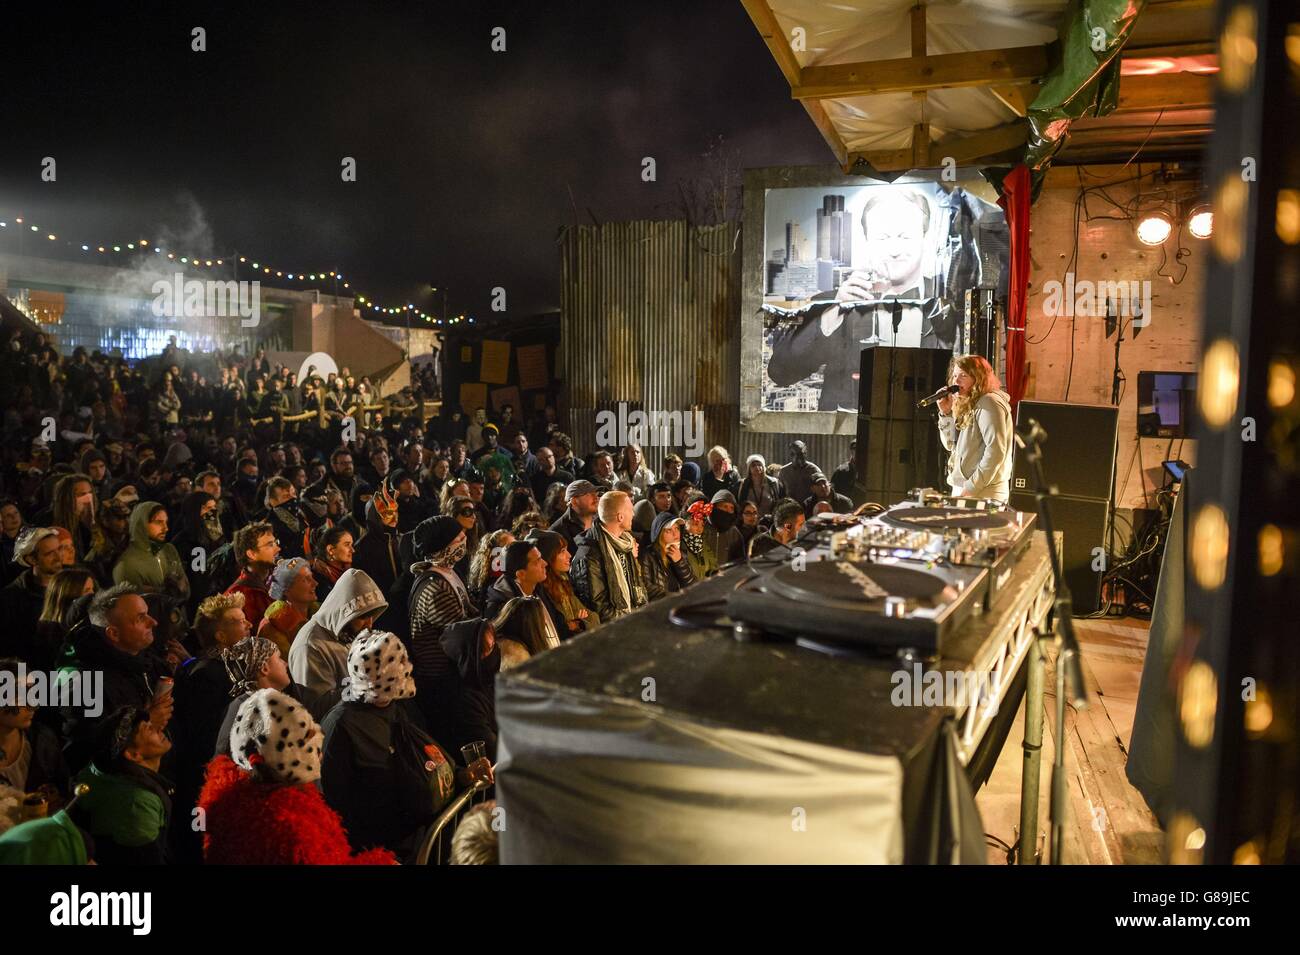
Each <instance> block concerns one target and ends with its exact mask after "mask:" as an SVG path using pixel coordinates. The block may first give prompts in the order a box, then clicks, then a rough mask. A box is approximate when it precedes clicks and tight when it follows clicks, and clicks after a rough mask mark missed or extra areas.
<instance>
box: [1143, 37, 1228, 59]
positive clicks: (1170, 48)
mask: <svg viewBox="0 0 1300 955" xmlns="http://www.w3.org/2000/svg"><path fill="white" fill-rule="evenodd" d="M1217 50H1218V46H1217V44H1216V43H1215V41H1213V40H1203V41H1199V42H1196V43H1157V44H1153V45H1151V46H1132V45H1126V46H1125V47H1124V49H1122V50H1120V56H1122V57H1124V58H1125V59H1126V60H1131V59H1136V58H1143V57H1175V56H1205V55H1206V54H1207V53H1214V52H1216V51H1217Z"/></svg>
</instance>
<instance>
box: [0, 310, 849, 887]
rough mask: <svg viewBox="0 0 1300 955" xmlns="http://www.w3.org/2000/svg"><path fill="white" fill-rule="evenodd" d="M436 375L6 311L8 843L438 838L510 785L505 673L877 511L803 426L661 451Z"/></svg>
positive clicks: (325, 842) (307, 859)
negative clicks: (824, 522) (525, 410)
mask: <svg viewBox="0 0 1300 955" xmlns="http://www.w3.org/2000/svg"><path fill="white" fill-rule="evenodd" d="M415 382H416V383H415V384H414V385H413V386H412V387H410V388H407V389H404V390H402V391H400V392H398V393H397V394H395V395H393V396H392V397H390V398H387V399H384V400H380V399H379V398H377V397H376V396H375V389H374V388H373V387H371V384H370V383H369V382H368V381H366V380H365V379H361V380H360V381H358V380H356V379H354V378H353V376H352V375H350V374H349V373H348V371H347V369H343V370H341V371H340V372H339V373H338V374H330V375H325V376H318V375H315V374H310V373H309V374H308V376H307V380H306V381H303V382H301V383H299V382H298V381H297V380H296V379H295V375H294V373H293V372H292V371H291V370H289V369H287V368H285V367H282V366H276V367H271V365H270V362H269V361H268V360H267V358H266V356H265V354H264V353H262V352H258V353H256V354H254V355H252V356H241V355H240V354H238V353H237V352H235V353H220V352H218V353H215V354H203V355H197V354H190V353H188V352H186V351H184V350H182V349H180V348H179V347H177V346H176V344H175V342H174V341H173V342H172V343H170V344H169V345H168V347H167V349H166V350H165V351H164V352H163V353H162V355H160V356H157V357H156V358H154V359H149V360H146V361H144V362H141V363H139V364H137V365H134V366H133V365H131V364H129V363H127V362H125V361H123V360H122V359H121V358H120V357H115V356H108V355H104V354H102V353H99V352H94V353H87V352H86V351H85V350H84V349H76V350H75V351H74V352H73V353H72V354H71V355H67V356H64V355H60V354H59V353H58V351H57V350H56V349H54V348H53V347H51V345H50V344H49V343H48V342H47V341H46V340H45V339H44V337H43V336H41V335H39V334H37V333H34V332H31V331H24V330H21V329H7V330H6V331H5V332H4V335H3V342H0V394H3V396H4V398H5V402H4V407H5V409H6V410H5V418H4V424H3V455H4V458H3V467H2V468H0V484H2V486H0V495H3V496H2V499H0V584H3V587H2V589H0V609H2V610H3V612H4V614H5V624H4V626H3V628H0V693H2V692H3V690H4V688H5V687H6V686H8V687H10V688H11V689H12V688H13V687H20V688H21V689H23V690H24V691H25V692H24V693H20V694H18V695H17V696H15V695H14V694H13V693H10V695H9V696H8V697H4V696H2V695H0V704H3V705H0V830H3V831H2V832H0V861H21V862H42V861H45V862H50V861H63V862H72V861H80V862H86V861H92V860H93V861H95V862H96V863H100V864H109V865H112V864H118V863H133V864H139V863H150V864H161V863H199V862H204V861H206V862H209V863H393V862H409V861H412V860H413V859H414V858H415V856H416V853H417V852H418V850H419V847H420V844H421V842H422V840H423V838H424V836H425V834H426V833H427V832H428V830H429V827H430V825H431V824H432V823H433V821H434V820H435V818H436V817H437V816H438V814H439V812H440V811H441V810H442V809H443V808H444V807H445V806H447V805H448V804H449V803H450V802H451V801H452V800H453V799H454V798H455V797H456V795H457V794H458V793H460V792H463V791H464V790H465V789H466V788H468V787H476V788H479V789H481V788H483V787H490V785H491V784H492V782H493V777H492V765H493V763H494V762H495V759H496V748H497V726H496V715H495V693H494V687H495V680H496V678H497V675H498V673H499V672H500V671H501V670H503V669H508V668H510V667H513V666H517V665H519V664H520V663H522V662H524V661H526V660H528V659H529V658H530V657H532V656H535V655H537V654H541V653H546V652H548V651H549V650H551V649H553V648H555V647H557V646H558V645H559V644H560V643H562V642H564V641H566V640H569V639H573V638H575V637H577V636H579V635H581V634H583V633H586V632H587V631H590V630H593V629H595V628H597V627H599V626H601V625H602V624H607V623H609V622H611V621H613V620H616V619H617V618H619V617H621V616H623V615H625V614H628V613H630V612H632V611H634V610H636V609H637V608H639V607H641V606H644V605H645V604H647V603H649V602H651V601H655V600H658V599H660V598H663V597H664V596H666V595H668V594H672V593H676V592H679V591H681V590H683V589H686V588H689V587H691V586H693V585H695V584H696V583H697V582H699V581H702V580H704V579H705V578H707V577H709V576H711V575H713V574H716V573H717V572H718V571H719V569H720V568H722V567H725V566H726V565H728V564H731V563H734V562H737V561H742V560H745V559H747V558H749V557H751V556H753V555H759V554H763V553H765V552H768V551H771V550H773V549H774V548H780V547H787V548H789V547H791V546H792V544H793V542H794V541H795V539H796V538H797V536H798V535H799V532H800V529H801V527H802V524H803V522H804V520H805V519H806V518H808V517H811V516H812V515H814V514H816V513H819V512H821V511H845V510H849V509H851V508H852V506H853V502H852V501H851V500H850V499H849V496H850V495H851V492H852V490H853V482H852V469H851V467H850V466H849V464H848V463H845V464H842V465H841V466H840V467H839V468H837V469H835V470H834V471H833V472H832V473H831V474H829V475H828V474H826V473H825V472H824V471H822V470H821V469H819V468H818V467H817V466H816V465H814V464H812V463H811V462H809V461H808V460H807V459H806V456H805V448H804V445H803V443H802V442H800V441H795V442H793V443H792V444H791V446H790V460H789V461H788V462H785V463H780V464H778V463H773V464H770V465H769V464H768V463H767V462H766V461H765V460H764V459H763V457H762V456H760V455H756V454H755V455H750V456H749V457H748V458H747V459H746V461H745V466H744V469H743V472H742V471H741V470H738V469H737V468H735V467H733V464H732V460H731V457H730V455H729V454H728V452H727V451H726V449H724V448H722V447H714V448H711V449H710V450H709V452H708V454H707V455H706V457H705V459H704V460H703V461H702V462H699V463H697V462H694V461H684V460H683V459H682V457H681V456H679V455H677V454H672V453H670V454H667V455H666V456H665V457H664V458H663V460H662V461H657V462H654V463H656V464H658V465H659V467H658V469H657V473H656V470H655V469H652V467H651V462H647V461H646V460H645V459H644V455H643V453H642V449H641V448H640V447H639V446H638V445H636V444H630V445H628V446H626V447H622V448H616V449H597V450H595V451H594V452H593V453H590V454H588V456H587V457H586V459H585V460H584V459H583V458H581V457H579V456H578V455H577V454H576V453H575V449H574V446H573V442H572V440H571V439H570V438H569V437H568V436H567V435H566V434H565V433H564V432H563V431H562V430H561V428H560V423H559V421H558V416H557V415H556V413H555V410H554V409H553V408H549V407H548V408H546V409H544V410H543V411H542V412H540V413H538V414H537V415H536V416H535V418H533V419H531V420H527V421H525V420H521V419H520V418H517V417H516V416H515V413H514V409H513V408H511V407H509V406H506V407H504V408H502V409H500V411H499V412H498V413H494V414H493V415H492V418H491V420H489V416H488V414H487V413H486V411H485V409H482V408H477V409H472V412H470V413H467V412H466V410H464V409H459V408H447V409H446V410H445V412H444V413H443V414H441V415H439V416H436V417H433V418H429V419H426V418H425V416H424V414H423V408H424V407H425V405H424V402H425V399H426V398H428V397H430V396H431V394H430V388H431V387H432V381H431V378H430V377H429V376H428V375H427V374H426V375H423V376H417V377H416V378H415ZM45 675H48V676H49V679H48V680H46V679H45ZM42 688H43V689H44V691H45V695H44V698H43V699H35V697H36V696H39V695H40V694H39V693H37V691H38V690H40V689H42ZM74 690H75V691H76V692H73V691H74ZM88 700H90V701H92V702H93V704H94V705H86V704H87V701H88ZM489 818H490V804H489V806H487V807H480V808H479V809H478V810H476V812H475V814H474V819H473V821H472V822H471V821H470V820H469V819H467V820H466V822H464V823H462V825H461V826H460V827H459V829H458V833H459V831H460V830H463V831H464V833H465V835H464V837H463V838H460V837H459V836H458V840H457V844H458V845H459V846H460V849H461V854H462V855H463V856H464V860H462V861H485V860H490V859H491V858H492V855H493V853H492V850H491V839H492V836H493V835H494V833H493V829H492V827H491V826H490V825H489V823H488V819H489ZM23 820H28V821H23Z"/></svg>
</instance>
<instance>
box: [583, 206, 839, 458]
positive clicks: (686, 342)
mask: <svg viewBox="0 0 1300 955" xmlns="http://www.w3.org/2000/svg"><path fill="white" fill-rule="evenodd" d="M736 238H737V226H736V225H735V224H734V223H731V224H723V225H717V226H691V225H688V224H687V222H686V221H685V220H643V221H636V222H611V223H608V224H605V225H600V226H571V227H567V228H566V229H564V231H563V232H562V234H561V237H560V248H561V252H560V258H561V269H562V272H561V285H560V321H561V332H560V350H561V355H562V363H561V366H560V375H561V377H562V378H563V379H564V385H565V395H566V399H567V401H566V407H565V408H564V409H563V410H564V413H563V420H566V421H567V424H568V428H569V433H570V434H571V435H572V437H573V440H574V444H575V446H576V448H577V449H578V451H579V453H580V454H582V453H587V452H590V451H592V450H594V449H595V448H596V447H597V446H598V444H597V441H596V431H597V420H596V414H597V412H598V411H600V410H616V409H617V407H618V405H619V403H620V402H626V403H627V406H628V408H629V409H636V410H642V411H646V412H663V413H672V412H680V413H682V414H690V413H692V412H694V411H696V410H698V411H701V412H702V413H703V416H704V429H703V448H704V449H705V450H707V449H708V448H709V447H712V446H713V445H716V444H721V445H722V446H724V447H726V448H727V449H728V450H729V451H730V452H731V454H732V458H733V460H734V461H735V462H736V463H737V466H738V467H743V465H744V459H745V457H746V455H748V454H751V453H759V454H762V455H763V456H764V457H765V458H766V459H767V460H768V461H769V462H770V461H773V460H779V461H784V460H786V457H787V451H786V448H787V446H788V444H789V442H790V440H791V438H792V437H796V436H791V435H778V434H760V433H754V432H749V431H747V430H744V429H742V428H741V426H740V412H739V404H740V367H739V359H740V330H741V326H740V323H741V315H740V281H739V277H740V250H739V248H738V245H737V242H736ZM797 437H802V438H803V439H804V440H805V441H806V442H807V443H808V450H809V454H808V456H809V459H810V460H812V461H814V462H816V463H817V464H820V465H822V466H823V467H826V468H833V467H834V466H835V465H836V464H838V463H839V462H841V461H843V460H845V459H846V458H847V457H848V442H849V439H848V438H847V437H842V436H833V435H797ZM667 450H669V448H668V447H664V446H662V445H661V444H656V443H647V444H646V448H645V451H646V458H647V461H648V463H649V465H650V467H651V468H652V469H653V470H655V471H656V473H657V472H658V470H659V468H658V465H659V462H660V460H661V459H662V457H663V454H664V452H665V451H667ZM671 450H675V451H678V452H679V453H680V452H681V451H682V448H681V446H680V443H678V444H676V445H674V446H673V447H672V448H671Z"/></svg>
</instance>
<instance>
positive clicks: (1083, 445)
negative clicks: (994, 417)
mask: <svg viewBox="0 0 1300 955" xmlns="http://www.w3.org/2000/svg"><path fill="white" fill-rule="evenodd" d="M1030 418H1033V419H1034V420H1035V421H1037V422H1038V423H1039V424H1040V425H1042V427H1043V430H1044V431H1046V432H1047V442H1046V443H1045V444H1044V445H1043V473H1044V474H1045V475H1046V477H1047V483H1048V484H1055V485H1056V489H1057V491H1058V492H1059V493H1060V494H1061V495H1062V496H1063V497H1082V498H1089V499H1091V500H1094V501H1110V497H1111V492H1112V490H1113V486H1114V481H1115V453H1116V441H1117V439H1118V436H1119V409H1118V408H1116V407H1115V406H1114V405H1073V404H1070V405H1067V404H1063V403H1062V402H1059V401H1022V402H1020V406H1019V407H1018V408H1017V409H1016V427H1020V426H1021V425H1023V424H1024V423H1025V422H1026V421H1028V420H1029V419H1030ZM1032 475H1033V472H1032V471H1031V470H1030V469H1029V465H1028V464H1027V463H1026V462H1025V451H1024V448H1020V447H1017V448H1016V466H1015V470H1014V471H1013V472H1012V474H1011V493H1012V494H1015V493H1016V492H1017V491H1028V492H1030V493H1031V494H1032V493H1033V489H1034V481H1033V476H1032ZM1022 510H1023V508H1022ZM1030 510H1032V508H1030Z"/></svg>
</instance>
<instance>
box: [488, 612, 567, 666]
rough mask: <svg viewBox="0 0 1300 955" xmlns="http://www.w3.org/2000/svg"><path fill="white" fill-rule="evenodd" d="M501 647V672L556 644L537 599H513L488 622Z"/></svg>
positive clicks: (555, 637) (552, 626)
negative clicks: (490, 622)
mask: <svg viewBox="0 0 1300 955" xmlns="http://www.w3.org/2000/svg"><path fill="white" fill-rule="evenodd" d="M492 629H493V630H495V631H496V634H497V643H498V644H499V645H500V647H501V669H503V670H508V669H510V668H511V667H514V666H518V665H519V664H521V663H523V662H524V661H525V660H527V659H528V658H529V657H535V656H537V654H539V653H543V652H545V651H546V650H552V649H554V648H555V647H558V646H559V645H560V638H559V635H558V634H557V633H556V632H555V624H554V623H553V622H552V621H551V615H550V614H549V613H547V612H546V605H545V604H544V603H542V600H541V598H540V597H532V596H529V597H513V598H511V599H510V600H508V601H506V603H505V604H504V605H503V606H502V608H501V612H500V613H498V614H497V616H496V618H495V619H494V620H493V621H492Z"/></svg>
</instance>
